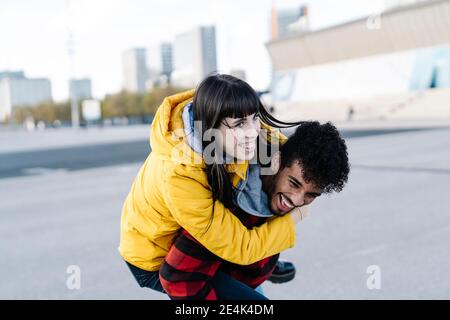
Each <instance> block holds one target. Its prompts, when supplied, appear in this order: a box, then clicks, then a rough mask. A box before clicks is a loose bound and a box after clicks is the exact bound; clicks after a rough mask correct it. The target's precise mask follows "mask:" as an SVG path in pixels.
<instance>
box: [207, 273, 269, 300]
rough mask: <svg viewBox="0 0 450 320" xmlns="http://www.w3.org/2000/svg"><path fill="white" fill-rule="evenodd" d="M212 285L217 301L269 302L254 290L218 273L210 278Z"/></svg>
mask: <svg viewBox="0 0 450 320" xmlns="http://www.w3.org/2000/svg"><path fill="white" fill-rule="evenodd" d="M212 285H213V287H214V289H215V290H216V294H217V298H218V299H219V300H269V299H268V298H266V297H265V296H263V295H262V294H260V293H258V292H257V291H256V290H255V289H253V288H251V287H249V286H247V285H245V284H243V283H242V282H240V281H238V280H236V279H234V278H232V277H230V276H229V275H227V274H225V273H223V272H222V271H218V272H217V273H216V275H215V276H214V277H213V278H212Z"/></svg>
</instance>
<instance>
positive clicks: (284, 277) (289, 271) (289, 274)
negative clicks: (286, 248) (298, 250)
mask: <svg viewBox="0 0 450 320" xmlns="http://www.w3.org/2000/svg"><path fill="white" fill-rule="evenodd" d="M294 277H295V267H294V264H293V263H292V262H289V261H283V260H278V262H277V265H276V266H275V269H274V270H273V272H272V274H271V276H270V277H269V281H270V282H273V283H284V282H288V281H291V280H292V279H294Z"/></svg>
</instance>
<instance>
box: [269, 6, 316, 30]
mask: <svg viewBox="0 0 450 320" xmlns="http://www.w3.org/2000/svg"><path fill="white" fill-rule="evenodd" d="M309 29H310V28H309V15H308V7H307V6H305V5H303V6H298V7H294V8H287V9H277V8H276V7H275V2H273V3H272V14H271V35H272V39H277V38H283V37H286V36H290V35H293V34H298V33H302V32H307V31H309Z"/></svg>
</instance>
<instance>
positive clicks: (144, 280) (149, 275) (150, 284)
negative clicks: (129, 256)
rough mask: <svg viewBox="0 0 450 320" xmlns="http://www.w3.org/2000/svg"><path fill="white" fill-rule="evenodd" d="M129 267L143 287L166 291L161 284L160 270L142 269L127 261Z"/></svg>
mask: <svg viewBox="0 0 450 320" xmlns="http://www.w3.org/2000/svg"><path fill="white" fill-rule="evenodd" d="M125 262H126V261H125ZM126 263H127V265H128V267H129V268H130V271H131V273H132V274H133V276H134V278H135V279H136V281H137V283H138V284H139V286H141V287H142V288H144V287H145V288H150V289H153V290H156V291H159V292H161V293H166V292H165V291H164V289H163V287H162V285H161V282H160V280H159V272H158V271H153V272H152V271H146V270H142V269H140V268H138V267H135V266H133V265H132V264H130V263H128V262H126Z"/></svg>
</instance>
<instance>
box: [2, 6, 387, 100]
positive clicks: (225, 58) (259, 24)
mask: <svg viewBox="0 0 450 320" xmlns="http://www.w3.org/2000/svg"><path fill="white" fill-rule="evenodd" d="M385 1H386V0H341V1H335V0H334V1H333V0H309V1H308V0H306V1H295V0H277V1H275V4H276V6H277V7H278V8H286V7H291V6H296V5H301V4H308V5H309V14H310V24H311V27H312V29H314V30H315V29H321V28H323V27H327V26H330V25H334V24H338V23H342V22H345V21H348V20H352V19H356V18H359V17H362V16H367V15H370V14H374V13H376V12H378V11H380V10H381V9H382V8H383V4H384V3H385ZM67 3H68V1H67V0H39V1H33V0H0V71H2V70H24V71H25V73H26V75H27V76H28V77H46V78H50V80H51V81H52V91H53V97H54V98H55V99H56V100H62V99H65V98H66V97H67V96H68V84H67V82H68V78H69V77H70V63H69V58H68V55H67V42H68V41H67V40H68V31H67V30H68V27H69V26H71V28H72V29H73V33H74V39H75V50H76V55H75V57H76V68H75V74H76V77H90V78H91V79H92V85H93V94H94V96H95V97H97V98H102V97H103V96H104V95H105V94H107V93H114V92H117V91H119V90H120V88H121V87H122V63H121V61H122V59H121V57H122V52H123V51H124V50H125V49H127V48H130V47H151V46H156V45H158V44H159V43H160V42H161V41H173V40H174V38H175V35H176V34H178V33H181V32H184V31H186V30H189V29H191V28H193V27H195V26H198V25H205V24H208V25H209V24H214V25H215V26H216V41H217V42H216V44H217V59H218V68H219V71H221V72H227V71H229V70H230V69H231V68H233V69H244V70H245V71H246V73H247V80H248V82H249V83H250V84H251V85H252V86H253V87H254V88H256V89H264V88H265V87H267V86H268V84H269V72H270V68H271V67H270V59H269V55H268V53H267V50H266V48H265V46H264V44H265V43H266V42H267V41H268V40H269V27H270V9H271V6H272V0H190V1H182V0H161V1H154V0H72V1H71V3H72V4H71V6H69V7H68V6H67ZM68 8H69V9H68Z"/></svg>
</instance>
